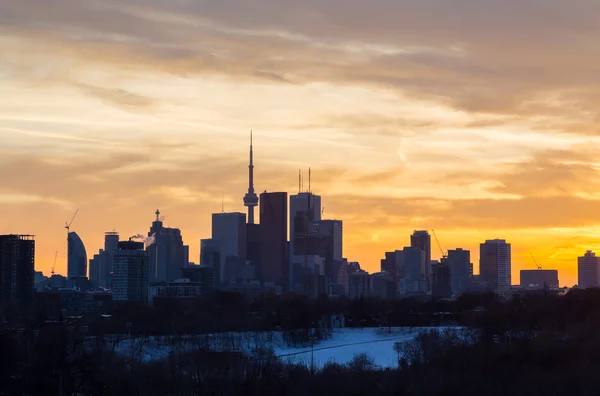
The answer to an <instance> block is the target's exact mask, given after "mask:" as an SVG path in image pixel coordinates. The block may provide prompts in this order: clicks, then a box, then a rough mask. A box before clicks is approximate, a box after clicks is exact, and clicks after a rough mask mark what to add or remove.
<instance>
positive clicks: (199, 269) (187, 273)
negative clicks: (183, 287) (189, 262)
mask: <svg viewBox="0 0 600 396" xmlns="http://www.w3.org/2000/svg"><path fill="white" fill-rule="evenodd" d="M181 275H182V278H184V279H189V280H190V282H194V283H198V284H200V285H201V287H202V295H208V294H212V293H213V292H214V291H215V270H214V268H213V267H209V266H202V265H197V266H194V267H188V268H183V269H182V270H181Z"/></svg>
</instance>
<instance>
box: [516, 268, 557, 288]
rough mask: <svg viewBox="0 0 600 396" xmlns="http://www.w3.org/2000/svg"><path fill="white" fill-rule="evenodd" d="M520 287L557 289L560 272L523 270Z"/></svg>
mask: <svg viewBox="0 0 600 396" xmlns="http://www.w3.org/2000/svg"><path fill="white" fill-rule="evenodd" d="M520 285H521V287H523V288H527V289H544V288H549V289H557V288H558V270H544V269H535V270H521V282H520Z"/></svg>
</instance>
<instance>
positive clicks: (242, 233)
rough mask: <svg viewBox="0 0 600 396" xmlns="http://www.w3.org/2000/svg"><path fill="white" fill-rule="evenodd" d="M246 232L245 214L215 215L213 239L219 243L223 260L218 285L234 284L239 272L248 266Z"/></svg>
mask: <svg viewBox="0 0 600 396" xmlns="http://www.w3.org/2000/svg"><path fill="white" fill-rule="evenodd" d="M246 232H247V230H246V215H245V214H244V213H213V215H212V239H213V240H216V241H218V244H219V248H220V250H219V252H220V260H221V266H220V269H219V271H218V272H219V274H220V279H217V283H218V284H219V283H220V284H223V283H229V284H231V283H234V282H235V277H236V274H237V272H238V270H239V269H240V268H241V267H242V266H243V265H245V264H246V249H247V245H246V244H247V233H246ZM215 272H217V271H215Z"/></svg>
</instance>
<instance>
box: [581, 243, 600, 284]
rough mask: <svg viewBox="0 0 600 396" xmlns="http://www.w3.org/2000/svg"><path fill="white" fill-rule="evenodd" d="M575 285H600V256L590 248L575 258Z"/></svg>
mask: <svg viewBox="0 0 600 396" xmlns="http://www.w3.org/2000/svg"><path fill="white" fill-rule="evenodd" d="M577 285H578V286H579V287H584V288H585V287H599V286H600V257H597V256H596V254H595V253H594V252H592V251H591V250H588V251H587V252H585V254H584V255H583V256H582V257H578V258H577Z"/></svg>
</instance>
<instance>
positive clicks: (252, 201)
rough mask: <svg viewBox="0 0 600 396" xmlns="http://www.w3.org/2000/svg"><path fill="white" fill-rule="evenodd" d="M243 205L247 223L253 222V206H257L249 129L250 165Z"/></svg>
mask: <svg viewBox="0 0 600 396" xmlns="http://www.w3.org/2000/svg"><path fill="white" fill-rule="evenodd" d="M244 206H246V207H247V208H248V224H254V207H255V206H258V196H257V195H256V193H255V192H254V155H253V152H252V131H250V165H248V192H247V193H246V195H244Z"/></svg>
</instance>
